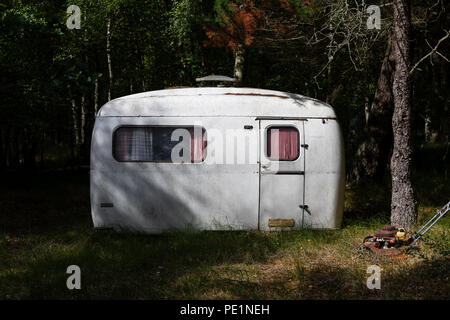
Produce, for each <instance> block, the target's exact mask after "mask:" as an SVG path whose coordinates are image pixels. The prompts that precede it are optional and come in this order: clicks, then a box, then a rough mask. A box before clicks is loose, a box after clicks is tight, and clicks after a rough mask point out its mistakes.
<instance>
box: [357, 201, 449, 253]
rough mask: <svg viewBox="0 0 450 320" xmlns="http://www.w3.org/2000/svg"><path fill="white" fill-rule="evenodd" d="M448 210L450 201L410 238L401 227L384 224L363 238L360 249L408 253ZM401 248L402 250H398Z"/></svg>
mask: <svg viewBox="0 0 450 320" xmlns="http://www.w3.org/2000/svg"><path fill="white" fill-rule="evenodd" d="M448 211H450V201H449V202H448V203H447V204H446V205H445V206H443V207H442V208H441V210H438V211H437V213H436V214H435V215H434V216H433V217H432V218H431V219H430V220H428V221H427V223H425V225H424V226H423V227H422V228H420V229H419V231H417V232H415V233H414V234H413V235H412V236H411V237H410V238H408V239H407V238H406V231H405V230H404V229H403V228H395V227H393V226H384V227H383V228H382V229H381V230H378V231H376V232H375V234H374V235H373V236H368V237H366V238H364V240H363V243H362V244H361V246H360V249H363V250H364V249H367V250H369V251H371V252H372V253H375V254H377V255H378V254H380V255H388V256H399V255H403V254H404V253H408V252H409V251H411V250H412V249H414V248H416V247H415V245H416V243H417V241H419V240H420V239H421V238H422V237H423V236H424V235H425V233H427V232H428V231H429V230H430V229H431V228H432V227H433V226H434V225H435V224H436V222H438V221H439V220H440V219H441V218H442V217H444V216H445V214H446V213H447V212H448ZM400 248H403V249H404V250H400Z"/></svg>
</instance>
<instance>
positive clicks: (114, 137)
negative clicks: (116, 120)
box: [111, 124, 207, 164]
mask: <svg viewBox="0 0 450 320" xmlns="http://www.w3.org/2000/svg"><path fill="white" fill-rule="evenodd" d="M195 127H199V128H201V129H202V134H203V143H204V152H203V158H202V160H201V161H194V162H193V161H192V160H191V161H189V162H172V161H171V160H118V159H117V158H116V155H115V146H116V139H117V135H116V133H117V131H118V130H119V129H122V128H176V129H190V128H195ZM111 143H112V145H111V155H112V157H113V159H114V160H115V161H116V162H119V163H127V162H130V163H170V164H201V163H204V162H205V159H206V153H207V148H206V147H207V138H206V129H205V127H203V126H199V125H128V124H127V125H119V126H117V127H115V128H114V130H113V132H112V141H111Z"/></svg>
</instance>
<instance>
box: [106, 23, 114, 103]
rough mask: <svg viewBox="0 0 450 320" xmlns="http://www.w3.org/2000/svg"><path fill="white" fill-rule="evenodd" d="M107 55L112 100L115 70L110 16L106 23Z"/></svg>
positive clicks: (109, 91) (109, 95)
mask: <svg viewBox="0 0 450 320" xmlns="http://www.w3.org/2000/svg"><path fill="white" fill-rule="evenodd" d="M106 57H107V60H108V72H109V88H108V101H111V91H112V85H113V71H112V61H111V19H110V18H108V21H107V23H106Z"/></svg>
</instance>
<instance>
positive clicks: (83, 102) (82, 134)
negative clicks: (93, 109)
mask: <svg viewBox="0 0 450 320" xmlns="http://www.w3.org/2000/svg"><path fill="white" fill-rule="evenodd" d="M80 105H81V121H80V144H82V145H84V140H85V139H84V137H85V126H86V95H85V94H83V95H82V96H81V104H80Z"/></svg>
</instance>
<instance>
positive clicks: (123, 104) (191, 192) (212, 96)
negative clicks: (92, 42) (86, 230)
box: [90, 87, 345, 233]
mask: <svg viewBox="0 0 450 320" xmlns="http://www.w3.org/2000/svg"><path fill="white" fill-rule="evenodd" d="M180 130H181V131H180ZM180 132H181V134H179V133H180ZM183 132H188V133H189V135H188V136H185V135H183ZM199 132H200V133H199ZM191 133H194V134H192V135H191ZM182 142H184V144H183V146H185V147H186V148H185V149H184V150H187V151H186V152H185V151H181V152H180V150H177V152H174V150H175V149H176V148H178V147H179V145H180V144H181V143H182ZM189 142H190V143H189ZM190 147H192V148H190ZM194 151H195V152H194ZM174 154H175V155H176V156H180V155H181V156H182V155H183V154H184V155H185V156H186V157H188V160H187V161H184V160H183V161H174V160H173V157H174ZM189 155H190V156H189ZM199 155H200V156H199ZM186 157H185V158H183V159H185V160H186ZM189 160H191V161H189ZM344 170H345V168H344V150H343V138H342V134H341V130H340V128H339V124H338V122H337V119H336V114H335V112H334V110H333V108H332V107H331V106H329V105H328V104H325V103H323V102H320V101H318V100H315V99H312V98H307V97H304V96H301V95H297V94H292V93H285V92H279V91H272V90H262V89H251V88H220V87H219V88H217V87H212V88H180V89H166V90H159V91H152V92H145V93H139V94H133V95H129V96H126V97H121V98H118V99H115V100H112V101H110V102H108V103H106V104H105V105H104V106H103V107H102V108H101V109H100V110H99V112H98V114H97V117H96V120H95V125H94V130H93V135H92V144H91V171H90V180H91V182H90V183H91V208H92V218H93V223H94V227H96V228H114V229H116V230H130V231H137V232H147V233H161V232H164V231H168V230H174V229H175V230H179V229H183V228H187V227H188V228H195V229H209V230H242V229H259V230H279V229H297V228H327V229H335V228H339V227H340V224H341V221H342V214H343V202H344V199H343V198H344V177H345V172H344Z"/></svg>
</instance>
